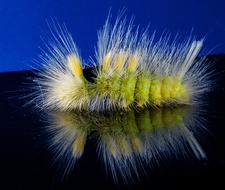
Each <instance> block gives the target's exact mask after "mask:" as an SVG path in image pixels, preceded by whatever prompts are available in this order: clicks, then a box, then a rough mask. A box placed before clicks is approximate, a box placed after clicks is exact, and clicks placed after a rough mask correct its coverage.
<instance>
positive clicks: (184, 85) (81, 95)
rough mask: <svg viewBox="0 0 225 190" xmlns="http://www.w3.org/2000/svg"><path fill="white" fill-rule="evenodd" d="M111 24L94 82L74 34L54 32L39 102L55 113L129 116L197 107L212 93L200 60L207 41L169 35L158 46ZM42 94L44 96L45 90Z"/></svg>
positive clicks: (101, 42) (101, 41)
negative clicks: (136, 111)
mask: <svg viewBox="0 0 225 190" xmlns="http://www.w3.org/2000/svg"><path fill="white" fill-rule="evenodd" d="M110 22H111V21H110V19H107V21H106V23H105V25H104V26H103V28H102V29H101V30H100V32H99V33H98V42H97V48H96V56H95V57H96V60H95V61H94V64H93V66H94V69H93V70H94V73H93V81H89V80H88V79H87V78H85V76H84V74H83V68H84V65H85V64H84V63H83V60H82V59H81V56H80V55H79V53H78V50H77V47H76V45H75V43H74V41H73V39H72V36H71V34H70V33H69V32H68V31H67V29H66V28H65V27H60V26H58V25H57V26H55V27H54V30H55V32H54V31H53V30H52V32H51V33H52V41H53V43H52V42H50V44H48V45H47V49H48V52H44V54H43V56H42V61H43V62H44V66H43V68H42V69H41V70H39V71H38V76H39V77H38V79H37V80H36V81H37V82H38V90H37V95H36V97H35V100H37V101H36V102H38V105H39V106H40V107H41V108H47V109H50V110H60V111H66V110H74V109H75V110H86V111H104V110H115V109H116V110H118V109H119V110H128V109H129V108H131V107H139V108H142V107H146V106H152V107H161V106H162V107H163V106H167V105H176V104H181V105H184V104H189V105H190V104H196V103H197V102H199V100H200V99H201V95H202V94H203V93H204V92H206V91H207V90H209V89H210V82H209V79H210V72H208V70H209V65H208V64H207V63H206V61H205V60H204V59H196V58H197V56H198V55H199V52H200V50H201V48H202V46H203V41H204V40H203V39H200V40H196V39H195V38H192V37H189V38H188V39H187V40H185V41H184V42H183V43H178V42H177V41H176V39H177V38H175V39H174V41H173V42H172V43H170V37H169V35H164V36H162V37H161V38H160V39H159V40H157V41H156V40H155V38H154V36H155V35H154V34H153V35H152V36H150V37H149V36H148V31H147V30H146V31H145V32H143V33H141V32H139V30H138V29H135V27H133V26H132V23H131V22H130V23H127V22H126V21H125V19H124V20H123V19H121V18H118V19H117V20H116V21H115V23H114V25H111V24H110ZM39 87H40V88H41V93H40V88H39Z"/></svg>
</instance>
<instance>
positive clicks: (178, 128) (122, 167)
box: [0, 56, 225, 189]
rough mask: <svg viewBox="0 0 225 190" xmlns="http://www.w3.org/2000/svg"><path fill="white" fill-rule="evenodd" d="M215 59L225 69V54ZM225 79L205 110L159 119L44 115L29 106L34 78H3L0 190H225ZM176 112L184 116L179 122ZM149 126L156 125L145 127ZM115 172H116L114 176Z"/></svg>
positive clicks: (150, 114)
mask: <svg viewBox="0 0 225 190" xmlns="http://www.w3.org/2000/svg"><path fill="white" fill-rule="evenodd" d="M215 58H216V59H215ZM211 59H213V60H215V62H214V63H213V64H215V67H214V68H215V72H221V71H223V70H225V59H224V57H223V56H217V57H211ZM86 75H89V71H87V72H86ZM219 76H220V77H219V78H218V80H217V83H216V85H215V87H214V88H215V89H214V91H213V92H211V93H210V94H209V95H207V97H206V101H207V102H208V104H207V105H206V106H204V107H201V108H196V109H193V110H191V114H187V112H188V113H190V111H189V110H183V111H182V112H180V111H178V110H177V111H176V110H175V111H171V110H169V111H165V110H164V111H163V112H161V113H160V114H161V115H162V114H163V115H164V116H162V117H160V118H161V119H157V118H158V116H157V115H159V111H149V110H145V111H141V112H135V113H133V112H131V113H129V114H125V115H121V114H115V115H114V116H112V115H101V116H99V115H89V114H83V115H79V114H78V113H43V112H42V113H41V112H37V111H36V110H34V108H32V106H26V107H24V106H23V105H24V103H25V99H23V98H22V96H23V95H25V94H26V92H27V90H26V89H24V88H23V86H24V84H23V83H26V82H27V77H28V78H29V77H31V78H32V73H31V72H15V73H1V75H0V84H1V87H2V88H1V93H0V97H1V101H0V115H1V124H0V127H1V128H0V129H1V132H0V141H1V143H0V150H1V156H0V187H1V189H90V188H92V189H97V188H105V189H115V188H131V187H132V188H134V189H150V188H152V189H156V188H157V189H160V188H178V189H182V188H183V187H191V188H192V187H197V186H198V187H207V186H208V185H213V186H214V188H215V187H216V186H219V185H222V186H223V187H225V185H224V180H223V178H224V177H223V174H224V172H225V137H224V136H225V119H224V116H225V114H224V112H225V100H224V97H225V96H224V95H225V93H224V87H225V84H223V82H224V81H225V77H224V73H220V74H219ZM182 109H183V108H182ZM178 112H179V114H178ZM173 114H175V115H179V116H180V118H178V119H177V121H176V123H175V124H174V123H171V121H170V118H171V117H172V116H173ZM165 115H167V116H165ZM187 115H188V116H187ZM190 115H191V116H190ZM181 118H182V119H181ZM77 120H79V121H82V122H77ZM134 120H135V122H132V121H134ZM149 120H151V124H153V125H146V124H144V123H145V122H147V123H148V122H149ZM184 120H185V121H184ZM101 121H104V122H101ZM110 123H112V124H113V125H114V126H116V127H115V128H114V129H115V130H110V129H109V128H108V126H109V125H110ZM134 124H138V125H134ZM184 124H185V125H184ZM121 125H122V127H121ZM127 126H128V127H127ZM142 126H150V127H148V128H144V127H142ZM121 128H122V129H121ZM75 129H76V130H75ZM103 129H104V130H103ZM153 129H154V130H153ZM77 134H79V135H77ZM78 136H79V138H78V139H77V137H78ZM176 137H177V138H176ZM59 139H61V140H59ZM190 139H191V140H190ZM62 142H63V144H62ZM81 155H82V156H81ZM205 155H206V157H205ZM80 156H81V157H80ZM79 157H80V158H79ZM140 160H141V164H140ZM109 161H110V164H111V165H108V162H109ZM133 163H135V164H133ZM73 165H74V168H73V167H72V166H73ZM106 165H107V166H108V167H107V168H108V170H106ZM67 166H70V167H67ZM110 166H116V171H117V172H116V176H115V175H114V178H113V175H112V172H110V171H112V168H110ZM69 169H71V170H69ZM113 173H114V174H115V172H113ZM64 174H67V175H64ZM121 174H122V175H121ZM137 176H138V177H137ZM115 179H116V180H117V182H116V183H115ZM128 184H129V185H128Z"/></svg>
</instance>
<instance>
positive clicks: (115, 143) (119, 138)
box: [49, 106, 205, 180]
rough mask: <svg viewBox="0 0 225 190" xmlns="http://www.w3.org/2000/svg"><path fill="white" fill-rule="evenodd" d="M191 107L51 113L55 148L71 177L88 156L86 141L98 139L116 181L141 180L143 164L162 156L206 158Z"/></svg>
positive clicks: (98, 146)
mask: <svg viewBox="0 0 225 190" xmlns="http://www.w3.org/2000/svg"><path fill="white" fill-rule="evenodd" d="M190 112H191V111H190V110H189V108H188V107H186V106H182V107H173V108H162V109H158V110H156V109H151V110H150V109H143V110H141V111H134V110H131V111H128V112H114V113H113V114H111V113H110V114H109V113H104V114H100V113H93V112H91V113H89V112H75V111H72V112H55V113H51V123H52V124H51V126H50V127H49V129H50V132H51V140H50V145H51V147H53V152H55V153H56V157H55V156H54V158H57V159H59V160H63V165H64V166H65V173H68V172H69V171H70V170H71V169H72V168H73V165H74V163H75V162H76V160H78V159H79V158H80V157H81V156H82V155H83V153H85V145H86V142H87V139H88V138H90V137H93V136H95V137H96V136H97V138H98V141H97V150H98V154H99V157H100V158H102V159H103V161H104V164H105V167H106V168H108V171H109V172H110V173H111V174H112V176H113V177H114V179H115V180H117V178H118V176H122V177H123V178H124V179H129V178H132V177H134V176H136V177H138V174H139V172H138V170H139V168H141V167H140V165H142V164H146V165H147V166H149V165H154V163H157V162H159V161H160V160H161V159H162V158H163V157H165V158H167V156H169V157H175V156H176V157H177V156H182V155H185V156H184V157H187V155H195V156H196V157H197V158H199V159H200V158H205V153H204V151H203V150H202V148H201V146H200V145H199V143H198V141H197V140H196V138H195V137H194V135H193V131H192V127H193V126H191V124H190V123H188V122H187V120H192V119H193V118H192V116H191V115H192V113H191V115H190ZM192 124H193V123H192Z"/></svg>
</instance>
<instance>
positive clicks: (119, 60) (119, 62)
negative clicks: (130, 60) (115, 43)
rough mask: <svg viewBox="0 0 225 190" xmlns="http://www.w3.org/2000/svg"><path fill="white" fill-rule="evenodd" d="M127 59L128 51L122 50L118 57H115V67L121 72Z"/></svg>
mask: <svg viewBox="0 0 225 190" xmlns="http://www.w3.org/2000/svg"><path fill="white" fill-rule="evenodd" d="M126 59H127V53H126V52H125V51H120V52H119V53H118V54H117V55H116V57H115V63H114V68H115V70H116V71H118V72H120V71H122V69H123V67H124V65H125V62H126Z"/></svg>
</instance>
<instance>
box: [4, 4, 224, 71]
mask: <svg viewBox="0 0 225 190" xmlns="http://www.w3.org/2000/svg"><path fill="white" fill-rule="evenodd" d="M123 8H126V14H127V15H128V16H132V15H134V16H135V22H134V23H135V24H136V25H137V24H140V26H142V27H146V26H147V25H149V24H150V29H151V30H152V31H153V30H154V29H156V30H157V31H158V32H159V34H161V33H162V32H163V31H164V30H166V31H168V32H171V33H172V34H176V33H177V32H179V33H180V34H182V35H183V36H186V35H188V34H190V31H191V30H192V29H194V30H193V34H195V35H196V36H197V37H198V38H201V37H206V41H205V46H204V49H203V51H202V54H208V53H214V54H220V53H223V54H224V53H225V1H224V0H213V1H212V0H211V1H210V0H185V1H182V0H154V1H153V0H145V1H144V0H130V1H128V0H114V1H113V0H97V1H85V0H36V1H34V0H33V1H31V0H8V1H2V0H1V1H0V27H1V29H0V71H14V70H23V69H29V68H30V66H32V64H33V63H32V61H33V59H35V58H37V56H38V54H39V53H40V50H39V47H40V46H42V41H41V39H40V36H41V35H43V34H44V33H46V31H47V24H46V20H51V18H57V20H58V21H59V22H60V23H63V22H64V23H65V24H66V25H67V27H68V29H69V31H71V33H72V35H73V37H74V39H75V41H76V44H77V45H78V47H79V49H80V50H81V54H82V57H83V58H84V59H85V60H86V61H88V59H89V56H93V55H94V46H95V45H96V40H97V30H98V29H99V28H100V27H101V26H102V25H103V23H104V21H105V19H106V18H107V15H108V13H109V10H110V9H111V13H112V14H113V15H114V18H115V17H116V15H117V13H118V10H121V9H123Z"/></svg>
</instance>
